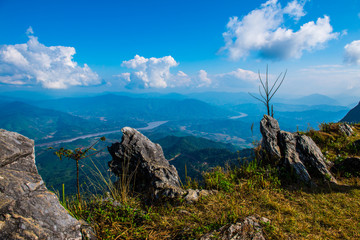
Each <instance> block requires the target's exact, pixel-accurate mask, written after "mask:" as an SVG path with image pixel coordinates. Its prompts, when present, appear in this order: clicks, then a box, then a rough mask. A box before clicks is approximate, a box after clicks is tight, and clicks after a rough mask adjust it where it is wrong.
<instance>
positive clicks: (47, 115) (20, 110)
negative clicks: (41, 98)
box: [0, 102, 108, 143]
mask: <svg viewBox="0 0 360 240" xmlns="http://www.w3.org/2000/svg"><path fill="white" fill-rule="evenodd" d="M0 109H1V111H0V128H4V129H6V130H9V131H15V132H18V133H21V134H23V135H25V136H27V137H29V138H31V139H34V140H35V141H36V142H37V143H41V142H44V141H45V142H46V141H53V140H58V139H66V138H71V137H73V136H78V135H82V134H86V133H92V132H94V131H95V132H96V131H104V130H106V129H108V126H107V125H106V124H104V123H101V122H95V121H89V120H85V119H83V118H80V117H77V116H74V115H70V114H68V113H64V112H59V111H56V110H52V109H44V108H39V107H36V106H32V105H29V104H26V103H23V102H10V103H2V104H0Z"/></svg>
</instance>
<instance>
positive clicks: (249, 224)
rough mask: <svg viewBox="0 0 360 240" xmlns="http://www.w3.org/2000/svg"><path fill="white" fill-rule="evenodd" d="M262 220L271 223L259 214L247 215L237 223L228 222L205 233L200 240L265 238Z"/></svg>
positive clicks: (262, 239) (261, 239)
mask: <svg viewBox="0 0 360 240" xmlns="http://www.w3.org/2000/svg"><path fill="white" fill-rule="evenodd" d="M260 222H263V223H266V224H268V223H270V220H269V219H267V218H264V217H262V218H260V217H257V216H249V217H246V218H245V219H244V220H243V221H241V222H237V223H235V224H227V225H225V226H223V227H221V228H220V229H219V230H217V231H213V232H210V233H208V234H205V235H204V236H202V237H201V238H200V240H212V239H221V240H265V237H264V235H263V232H262V226H261V225H260Z"/></svg>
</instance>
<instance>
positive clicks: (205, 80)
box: [197, 70, 212, 87]
mask: <svg viewBox="0 0 360 240" xmlns="http://www.w3.org/2000/svg"><path fill="white" fill-rule="evenodd" d="M198 77H199V83H198V85H197V87H209V86H210V85H211V83H212V81H211V79H210V78H209V77H208V74H207V72H206V71H205V70H200V71H199V75H198Z"/></svg>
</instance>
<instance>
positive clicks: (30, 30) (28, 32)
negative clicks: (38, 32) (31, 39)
mask: <svg viewBox="0 0 360 240" xmlns="http://www.w3.org/2000/svg"><path fill="white" fill-rule="evenodd" d="M26 34H27V35H32V34H34V31H33V29H32V27H31V26H30V27H28V29H27V30H26Z"/></svg>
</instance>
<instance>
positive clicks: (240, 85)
mask: <svg viewBox="0 0 360 240" xmlns="http://www.w3.org/2000/svg"><path fill="white" fill-rule="evenodd" d="M258 77H259V75H258V74H257V73H255V72H253V71H250V70H245V69H242V68H238V69H236V70H234V71H231V72H228V73H220V74H216V75H214V76H213V79H214V81H213V83H214V86H216V87H222V88H230V89H243V90H245V89H247V88H252V87H254V86H255V85H256V84H257V83H258Z"/></svg>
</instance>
